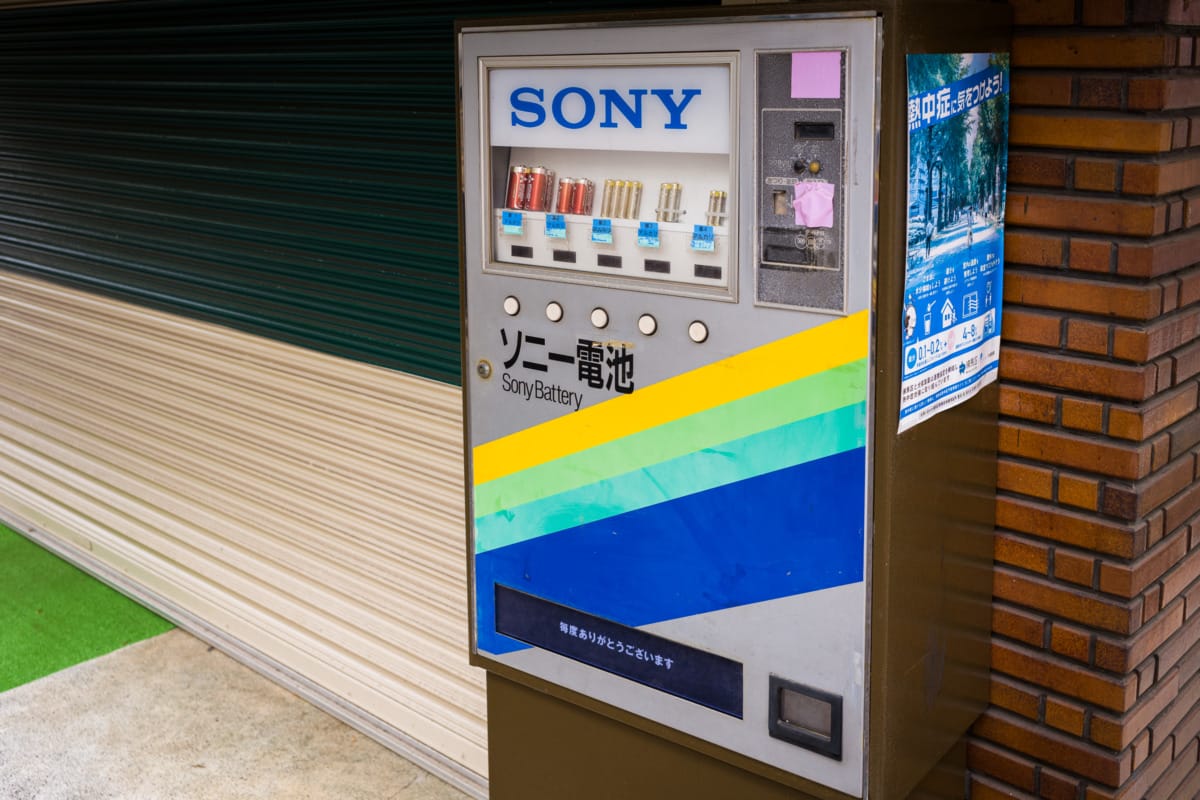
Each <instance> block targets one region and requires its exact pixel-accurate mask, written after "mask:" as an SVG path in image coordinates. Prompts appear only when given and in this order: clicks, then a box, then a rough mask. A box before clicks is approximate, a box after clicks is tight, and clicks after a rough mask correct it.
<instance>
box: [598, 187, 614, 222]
mask: <svg viewBox="0 0 1200 800" xmlns="http://www.w3.org/2000/svg"><path fill="white" fill-rule="evenodd" d="M616 194H617V182H616V181H614V180H613V179H612V178H608V179H606V180H605V181H604V194H602V195H601V196H600V216H601V217H603V218H604V219H612V218H613V217H614V216H616V215H615V214H613V201H614V200H616Z"/></svg>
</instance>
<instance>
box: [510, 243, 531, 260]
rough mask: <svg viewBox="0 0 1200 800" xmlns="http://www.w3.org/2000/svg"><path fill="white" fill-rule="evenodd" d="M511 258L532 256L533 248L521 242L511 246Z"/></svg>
mask: <svg viewBox="0 0 1200 800" xmlns="http://www.w3.org/2000/svg"><path fill="white" fill-rule="evenodd" d="M512 254H513V258H533V248H532V247H529V246H527V245H523V244H514V245H513V246H512Z"/></svg>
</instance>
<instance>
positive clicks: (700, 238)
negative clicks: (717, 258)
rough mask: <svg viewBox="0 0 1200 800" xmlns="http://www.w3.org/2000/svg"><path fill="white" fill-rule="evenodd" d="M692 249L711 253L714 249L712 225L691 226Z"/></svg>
mask: <svg viewBox="0 0 1200 800" xmlns="http://www.w3.org/2000/svg"><path fill="white" fill-rule="evenodd" d="M692 249H693V250H703V251H704V252H706V253H711V252H712V251H713V250H715V249H716V242H714V241H713V227H712V225H693V226H692Z"/></svg>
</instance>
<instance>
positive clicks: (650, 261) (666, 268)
mask: <svg viewBox="0 0 1200 800" xmlns="http://www.w3.org/2000/svg"><path fill="white" fill-rule="evenodd" d="M643 266H644V268H645V270H646V272H659V273H662V274H664V275H665V274H667V273H669V272H670V271H671V262H670V261H662V260H660V259H656V258H647V259H646V261H645V264H644V265H643Z"/></svg>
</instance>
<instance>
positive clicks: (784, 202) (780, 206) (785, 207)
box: [513, 189, 792, 249]
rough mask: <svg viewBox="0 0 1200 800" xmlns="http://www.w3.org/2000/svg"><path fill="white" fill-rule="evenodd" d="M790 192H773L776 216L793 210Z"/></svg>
mask: <svg viewBox="0 0 1200 800" xmlns="http://www.w3.org/2000/svg"><path fill="white" fill-rule="evenodd" d="M790 194H791V192H788V191H781V190H779V189H776V190H775V191H773V192H771V202H772V204H773V206H774V209H775V214H776V216H780V217H782V216H786V215H787V213H788V212H789V211H791V210H792V206H791V203H789V202H788V195H790ZM513 249H516V248H513Z"/></svg>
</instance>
